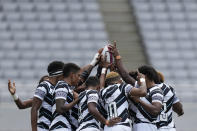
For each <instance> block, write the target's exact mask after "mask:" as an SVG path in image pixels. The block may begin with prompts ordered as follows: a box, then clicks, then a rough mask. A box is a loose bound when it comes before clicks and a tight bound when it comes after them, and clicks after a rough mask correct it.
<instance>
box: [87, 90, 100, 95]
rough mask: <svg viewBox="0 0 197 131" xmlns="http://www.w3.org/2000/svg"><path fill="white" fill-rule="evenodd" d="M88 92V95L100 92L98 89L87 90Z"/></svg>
mask: <svg viewBox="0 0 197 131" xmlns="http://www.w3.org/2000/svg"><path fill="white" fill-rule="evenodd" d="M86 94H87V95H90V94H98V91H97V90H87V91H86Z"/></svg>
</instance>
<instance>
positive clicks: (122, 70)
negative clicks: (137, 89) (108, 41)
mask: <svg viewBox="0 0 197 131" xmlns="http://www.w3.org/2000/svg"><path fill="white" fill-rule="evenodd" d="M110 48H111V53H112V54H113V56H114V58H115V60H116V67H117V68H118V72H119V74H120V76H121V77H122V79H123V80H124V81H125V82H126V83H128V84H131V85H133V86H134V84H135V80H134V79H133V78H132V77H131V76H130V75H129V72H128V71H127V70H126V68H125V67H124V65H123V63H122V58H121V56H120V54H119V52H118V50H117V48H116V42H114V45H113V46H112V45H110Z"/></svg>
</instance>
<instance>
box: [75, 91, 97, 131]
mask: <svg viewBox="0 0 197 131" xmlns="http://www.w3.org/2000/svg"><path fill="white" fill-rule="evenodd" d="M98 100H99V96H98V91H97V90H85V91H83V92H81V93H80V95H79V103H78V107H79V128H78V129H77V131H80V130H83V129H86V128H88V127H91V128H97V129H100V124H99V122H98V121H97V120H96V119H95V118H94V117H93V115H92V114H91V113H90V112H89V111H88V103H90V102H94V103H96V104H97V105H98Z"/></svg>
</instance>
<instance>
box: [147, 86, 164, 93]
mask: <svg viewBox="0 0 197 131" xmlns="http://www.w3.org/2000/svg"><path fill="white" fill-rule="evenodd" d="M149 92H150V94H152V95H153V94H156V93H160V94H163V93H162V89H161V85H160V84H155V85H154V86H153V87H151V88H149Z"/></svg>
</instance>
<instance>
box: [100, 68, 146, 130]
mask: <svg viewBox="0 0 197 131" xmlns="http://www.w3.org/2000/svg"><path fill="white" fill-rule="evenodd" d="M138 77H139V79H140V82H139V83H140V88H135V87H133V86H131V85H130V84H125V83H123V81H122V80H121V77H120V76H119V74H118V73H116V72H110V73H109V74H107V76H106V81H105V83H106V87H105V88H104V89H101V91H100V97H101V99H102V100H103V106H104V109H105V110H106V112H107V114H108V116H107V117H108V120H109V119H112V118H114V117H120V118H121V121H120V122H118V123H117V124H115V125H114V126H112V127H109V126H105V127H104V130H105V131H112V130H113V131H120V130H121V131H130V130H131V128H130V121H129V115H128V101H127V100H128V97H129V96H142V97H143V96H145V95H146V90H147V89H146V83H145V77H144V75H142V74H139V76H138Z"/></svg>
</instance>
